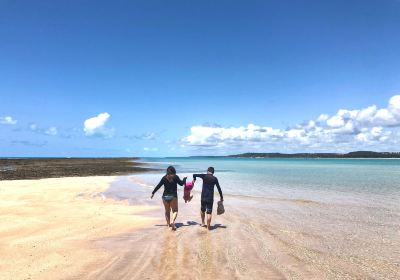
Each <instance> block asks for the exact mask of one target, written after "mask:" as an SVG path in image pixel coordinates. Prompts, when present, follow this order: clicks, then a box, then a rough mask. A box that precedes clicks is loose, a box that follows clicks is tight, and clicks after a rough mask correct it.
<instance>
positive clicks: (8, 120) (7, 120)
mask: <svg viewBox="0 0 400 280" xmlns="http://www.w3.org/2000/svg"><path fill="white" fill-rule="evenodd" d="M16 123H17V120H14V119H13V118H12V117H10V116H5V117H0V124H9V125H13V124H16Z"/></svg>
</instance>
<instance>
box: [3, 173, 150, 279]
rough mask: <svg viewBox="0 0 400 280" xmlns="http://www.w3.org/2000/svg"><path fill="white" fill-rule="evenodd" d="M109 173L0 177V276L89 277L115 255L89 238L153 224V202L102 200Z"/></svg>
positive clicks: (11, 277) (107, 184) (109, 180)
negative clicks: (39, 177) (4, 179)
mask: <svg viewBox="0 0 400 280" xmlns="http://www.w3.org/2000/svg"><path fill="white" fill-rule="evenodd" d="M114 179H115V178H114V177H82V178H57V179H42V180H16V181H1V182H0V198H1V203H0V225H1V227H0V256H1V258H0V259H1V261H0V271H1V272H0V279H9V280H11V279H73V278H75V279H79V278H80V279H84V278H87V279H89V278H90V276H89V274H90V273H91V272H93V271H95V270H97V269H99V268H101V267H103V266H105V265H106V264H107V263H108V262H110V260H111V259H112V258H113V257H115V256H113V255H112V254H111V253H110V252H109V251H107V250H104V249H102V248H100V247H98V246H95V244H94V243H93V242H94V240H97V239H100V238H104V237H107V236H114V235H118V234H123V233H127V232H133V231H134V230H136V229H138V228H141V227H146V226H147V227H148V226H150V225H152V224H154V222H155V219H153V218H151V217H148V216H145V215H143V213H144V212H145V211H148V210H150V209H152V208H154V207H151V206H140V205H138V206H129V207H128V206H127V204H126V203H125V202H123V201H118V202H117V201H113V200H107V199H105V198H104V196H101V195H100V192H102V191H104V190H106V189H107V188H108V186H109V184H110V183H111V182H112V181H113V180H114Z"/></svg>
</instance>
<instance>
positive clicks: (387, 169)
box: [125, 157, 400, 279]
mask: <svg viewBox="0 0 400 280" xmlns="http://www.w3.org/2000/svg"><path fill="white" fill-rule="evenodd" d="M142 160H143V161H145V162H148V163H150V165H151V166H154V167H158V168H161V170H162V171H160V172H152V173H144V174H139V175H138V174H135V175H132V176H130V179H131V180H132V181H133V182H135V183H137V184H139V185H140V186H142V187H141V188H137V187H134V186H132V187H129V188H132V190H133V188H134V189H136V190H140V191H141V193H142V194H143V195H142V196H141V197H142V199H141V200H138V198H137V195H135V196H134V195H131V196H129V195H128V196H125V197H126V198H130V202H131V203H132V204H136V203H140V204H143V203H149V202H148V201H149V197H150V194H151V191H152V189H153V188H154V186H155V185H156V184H157V183H158V182H159V180H160V179H161V177H162V176H163V174H164V172H165V171H164V170H165V169H166V168H167V166H169V165H173V166H175V168H176V169H177V173H178V175H179V176H180V177H181V178H182V177H184V176H187V177H188V179H189V180H191V179H192V174H193V173H204V172H206V170H207V167H209V166H213V167H214V168H215V171H216V172H215V176H217V178H218V180H219V182H220V185H221V188H222V191H223V194H224V204H225V210H226V213H225V214H224V215H222V217H219V216H217V217H216V218H215V219H216V223H220V224H222V225H223V226H224V227H226V229H225V233H224V231H222V230H221V231H220V232H221V242H227V241H226V240H231V243H232V244H240V245H238V247H237V251H238V252H237V254H238V255H239V256H240V257H239V258H238V259H241V258H242V261H243V262H244V263H247V262H248V261H246V259H248V258H249V256H250V257H252V258H253V259H252V261H254V262H265V263H267V264H272V265H273V266H274V267H276V268H277V270H279V271H280V272H282V273H283V274H284V275H285V277H286V278H287V279H399V277H400V269H399V267H400V263H399V260H400V160H398V159H281V158H279V159H263V158H222V157H221V158H220V157H188V158H143V159H142ZM125 186H129V184H125ZM126 189H127V188H126V187H125V190H126ZM178 189H179V194H178V195H179V199H180V204H179V207H180V214H179V216H178V220H179V222H182V223H184V222H185V221H187V220H189V221H190V219H193V221H197V220H198V217H197V216H198V211H199V208H198V207H199V198H200V191H201V180H198V181H197V182H196V185H195V187H194V189H193V195H194V201H192V202H191V203H189V204H185V203H184V202H183V201H182V199H181V198H180V197H181V196H182V188H181V187H179V188H178ZM215 192H216V190H215ZM161 193H162V190H160V191H159V192H158V193H157V194H156V195H155V198H154V199H155V201H158V200H160V202H159V203H160V206H161V198H160V197H161ZM218 199H219V198H218V193H217V192H216V193H215V200H218ZM214 204H215V203H214ZM214 207H215V205H214ZM162 214H163V213H162V212H160V215H162ZM191 238H195V237H191ZM231 243H229V244H231ZM246 244H248V245H251V246H250V247H249V246H247V245H246ZM315 275H319V276H315ZM250 278H251V277H250ZM254 279H255V278H254Z"/></svg>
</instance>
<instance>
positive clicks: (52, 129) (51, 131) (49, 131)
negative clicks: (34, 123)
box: [44, 126, 58, 136]
mask: <svg viewBox="0 0 400 280" xmlns="http://www.w3.org/2000/svg"><path fill="white" fill-rule="evenodd" d="M44 133H45V134H47V135H51V136H55V135H57V133H58V131H57V127H54V126H52V127H50V128H48V129H47V130H46V131H45V132H44Z"/></svg>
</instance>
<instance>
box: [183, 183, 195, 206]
mask: <svg viewBox="0 0 400 280" xmlns="http://www.w3.org/2000/svg"><path fill="white" fill-rule="evenodd" d="M193 186H194V183H193V182H186V183H185V188H184V191H183V199H184V200H185V203H187V202H188V201H191V200H192V198H193V195H190V191H191V190H192V189H193Z"/></svg>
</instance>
